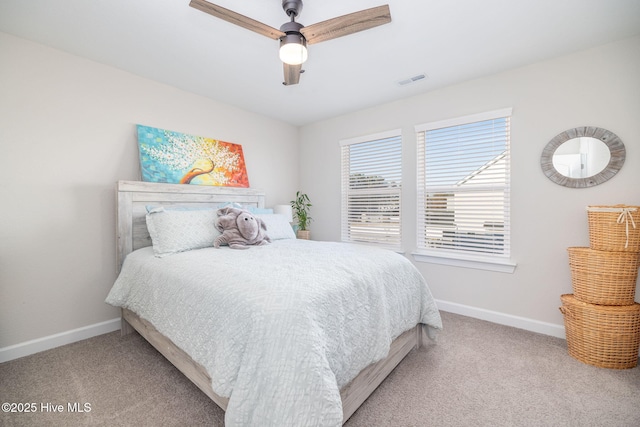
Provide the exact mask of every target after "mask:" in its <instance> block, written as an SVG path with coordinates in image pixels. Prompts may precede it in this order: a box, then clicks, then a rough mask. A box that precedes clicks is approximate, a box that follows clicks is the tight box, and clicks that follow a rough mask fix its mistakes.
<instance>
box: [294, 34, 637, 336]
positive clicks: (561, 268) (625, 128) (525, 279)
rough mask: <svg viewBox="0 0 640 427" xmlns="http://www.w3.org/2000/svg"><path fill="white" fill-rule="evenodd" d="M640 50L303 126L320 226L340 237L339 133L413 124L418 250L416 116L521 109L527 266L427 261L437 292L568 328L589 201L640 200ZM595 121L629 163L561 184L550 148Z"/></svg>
mask: <svg viewBox="0 0 640 427" xmlns="http://www.w3.org/2000/svg"><path fill="white" fill-rule="evenodd" d="M638 52H640V38H638V37H636V38H633V39H629V40H625V41H621V42H618V43H613V44H609V45H606V46H602V47H598V48H595V49H591V50H588V51H584V52H579V53H576V54H572V55H568V56H565V57H561V58H557V59H554V60H549V61H545V62H540V63H537V64H533V65H530V66H527V67H523V68H519V69H515V70H511V71H508V72H504V73H500V74H496V75H492V76H488V77H486V78H482V79H478V80H473V81H468V82H465V83H462V84H458V85H455V86H450V87H446V88H443V89H440V90H436V91H432V92H428V93H425V94H423V95H420V96H416V97H412V98H408V99H405V100H402V101H398V102H393V103H389V104H385V105H381V106H378V107H376V108H371V109H367V110H362V111H359V112H356V113H353V114H348V115H343V116H340V117H336V118H334V119H331V120H326V121H322V122H319V123H315V124H312V125H308V126H305V127H303V128H302V129H301V136H300V139H301V145H300V171H301V177H300V187H301V189H302V190H303V191H305V192H307V193H308V195H309V196H310V198H311V201H312V202H313V205H314V207H313V211H312V213H311V214H312V217H313V218H314V219H315V221H314V222H313V223H312V224H311V230H312V233H313V236H314V237H315V238H317V239H321V240H336V239H340V155H339V145H338V141H339V140H341V139H345V138H351V137H356V136H361V135H367V134H372V133H376V132H382V131H386V130H389V129H397V128H401V129H402V131H403V143H404V154H403V156H404V167H405V175H404V181H403V221H402V226H403V246H404V250H405V251H406V253H407V256H408V257H409V258H410V259H413V258H412V257H411V256H410V253H411V251H413V250H414V249H415V247H416V239H415V231H416V226H415V217H416V214H415V209H416V203H415V194H416V184H415V163H416V161H415V153H416V141H415V133H414V125H416V124H421V123H427V122H432V121H437V120H443V119H448V118H453V117H459V116H464V115H468V114H474V113H480V112H484V111H490V110H495V109H500V108H505V107H512V108H513V116H512V121H511V132H512V134H511V145H512V227H513V231H512V242H513V248H512V252H513V259H514V260H515V261H516V262H517V264H518V266H517V269H516V271H515V273H514V274H506V273H495V272H489V271H481V270H473V269H468V268H461V267H449V266H442V265H433V264H426V263H421V262H417V263H416V265H417V266H418V268H419V269H420V271H421V272H422V274H423V275H424V276H425V278H426V279H427V282H428V283H429V285H430V287H431V289H432V291H433V294H434V296H435V297H436V298H437V299H438V300H440V301H441V302H445V303H447V305H449V306H456V305H462V306H464V307H466V308H467V310H466V313H468V314H472V315H474V314H475V315H482V314H483V313H484V312H486V311H491V312H497V313H500V314H502V315H504V317H505V318H508V317H522V318H525V319H528V320H530V321H532V322H533V323H535V322H540V323H542V324H550V325H551V326H553V327H555V326H557V330H561V329H562V323H563V319H562V315H561V314H560V312H559V310H558V306H559V305H560V294H562V293H570V292H571V279H570V272H569V267H568V258H567V253H566V248H567V247H569V246H584V245H588V228H587V219H586V213H585V207H586V206H587V205H590V204H616V203H626V204H634V205H640V119H639V118H640V77H639V76H640V55H639V54H638ZM427 71H428V70H427ZM399 90H400V89H399ZM587 125H589V126H598V127H603V128H606V129H609V130H611V131H613V132H614V133H616V134H617V135H618V136H619V137H620V138H621V139H622V140H623V142H624V143H625V145H626V149H627V160H626V163H625V165H624V167H623V168H622V170H621V171H620V173H619V174H618V175H617V176H615V177H614V178H613V179H612V180H610V181H609V182H607V183H605V184H603V185H600V186H597V187H593V188H589V189H577V190H574V189H568V188H564V187H561V186H558V185H556V184H554V183H552V182H551V181H549V180H548V179H547V178H546V177H545V176H544V175H543V173H542V171H541V168H540V155H541V153H542V150H543V148H544V146H545V145H546V144H547V142H548V141H549V140H551V139H552V138H553V137H554V136H555V135H557V134H558V133H560V132H562V131H564V130H566V129H569V128H572V127H576V126H587ZM638 295H640V291H639V293H638ZM639 299H640V297H636V300H639ZM463 312H464V310H463ZM516 324H517V322H516ZM534 329H535V328H534ZM552 329H553V328H552ZM542 330H544V328H542Z"/></svg>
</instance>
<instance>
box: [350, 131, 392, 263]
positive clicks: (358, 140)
mask: <svg viewBox="0 0 640 427" xmlns="http://www.w3.org/2000/svg"><path fill="white" fill-rule="evenodd" d="M390 139H397V143H398V150H399V153H397V156H398V160H397V164H396V163H394V164H393V165H392V166H393V167H395V168H397V172H398V173H399V175H398V176H399V179H400V181H399V183H397V182H396V184H398V185H396V186H394V187H386V188H383V189H378V190H372V189H366V188H362V189H351V188H350V187H349V182H350V176H351V175H352V171H351V165H350V164H345V161H346V158H347V157H348V155H349V154H350V147H351V146H354V145H357V144H365V143H372V142H376V141H380V142H382V141H386V140H390ZM339 143H340V179H341V184H340V192H341V195H340V198H341V200H340V205H341V206H340V239H341V241H342V242H347V243H356V244H364V245H370V246H379V247H383V248H386V249H391V250H393V251H396V252H402V237H403V236H402V178H403V175H404V170H403V164H402V163H403V162H402V159H403V149H404V146H403V139H402V129H392V130H389V131H385V132H378V133H374V134H369V135H364V136H359V137H355V138H348V139H343V140H340V141H339ZM347 151H348V153H349V154H347ZM388 166H389V164H388V163H382V164H380V165H379V167H380V168H381V172H382V171H383V170H386V168H387V167H388ZM367 194H369V195H373V196H375V195H378V196H380V194H385V195H387V196H391V197H397V200H398V214H397V227H396V228H394V230H397V231H396V234H397V238H396V240H395V242H392V243H391V244H389V243H387V242H385V241H384V240H385V239H381V240H375V239H373V237H372V235H369V236H368V237H369V238H370V239H371V240H358V239H353V238H352V232H351V228H350V221H349V208H350V206H349V196H350V195H351V196H353V195H363V196H366V195H367Z"/></svg>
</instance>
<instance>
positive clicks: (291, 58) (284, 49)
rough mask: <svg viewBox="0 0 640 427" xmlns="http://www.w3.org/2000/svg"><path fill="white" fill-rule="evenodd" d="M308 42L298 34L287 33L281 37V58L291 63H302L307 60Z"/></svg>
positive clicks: (286, 62)
mask: <svg viewBox="0 0 640 427" xmlns="http://www.w3.org/2000/svg"><path fill="white" fill-rule="evenodd" d="M308 56H309V54H308V52H307V42H306V41H305V39H304V37H302V36H301V35H298V34H287V35H286V36H285V37H283V38H282V39H280V60H281V61H282V62H284V63H285V64H289V65H300V64H302V63H303V62H305V61H306V60H307V57H308Z"/></svg>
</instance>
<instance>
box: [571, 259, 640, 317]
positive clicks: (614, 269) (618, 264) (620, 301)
mask: <svg viewBox="0 0 640 427" xmlns="http://www.w3.org/2000/svg"><path fill="white" fill-rule="evenodd" d="M567 251H568V252H569V267H571V283H572V285H573V293H574V295H575V297H576V298H577V299H579V300H580V301H583V302H588V303H590V304H601V305H631V304H633V303H634V299H635V293H636V280H637V279H638V268H640V253H635V252H609V251H596V250H593V249H589V248H567Z"/></svg>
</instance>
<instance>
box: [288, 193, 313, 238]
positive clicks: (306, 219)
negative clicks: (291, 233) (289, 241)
mask: <svg viewBox="0 0 640 427" xmlns="http://www.w3.org/2000/svg"><path fill="white" fill-rule="evenodd" d="M291 207H292V208H293V214H294V215H295V217H296V221H297V222H298V230H297V231H296V235H297V236H298V238H299V239H307V240H309V239H310V238H311V231H309V230H308V228H307V227H308V226H309V223H310V222H311V217H310V216H309V209H310V208H311V203H310V201H309V196H307V195H306V194H305V193H301V192H299V191H297V192H296V198H295V200H292V201H291Z"/></svg>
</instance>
